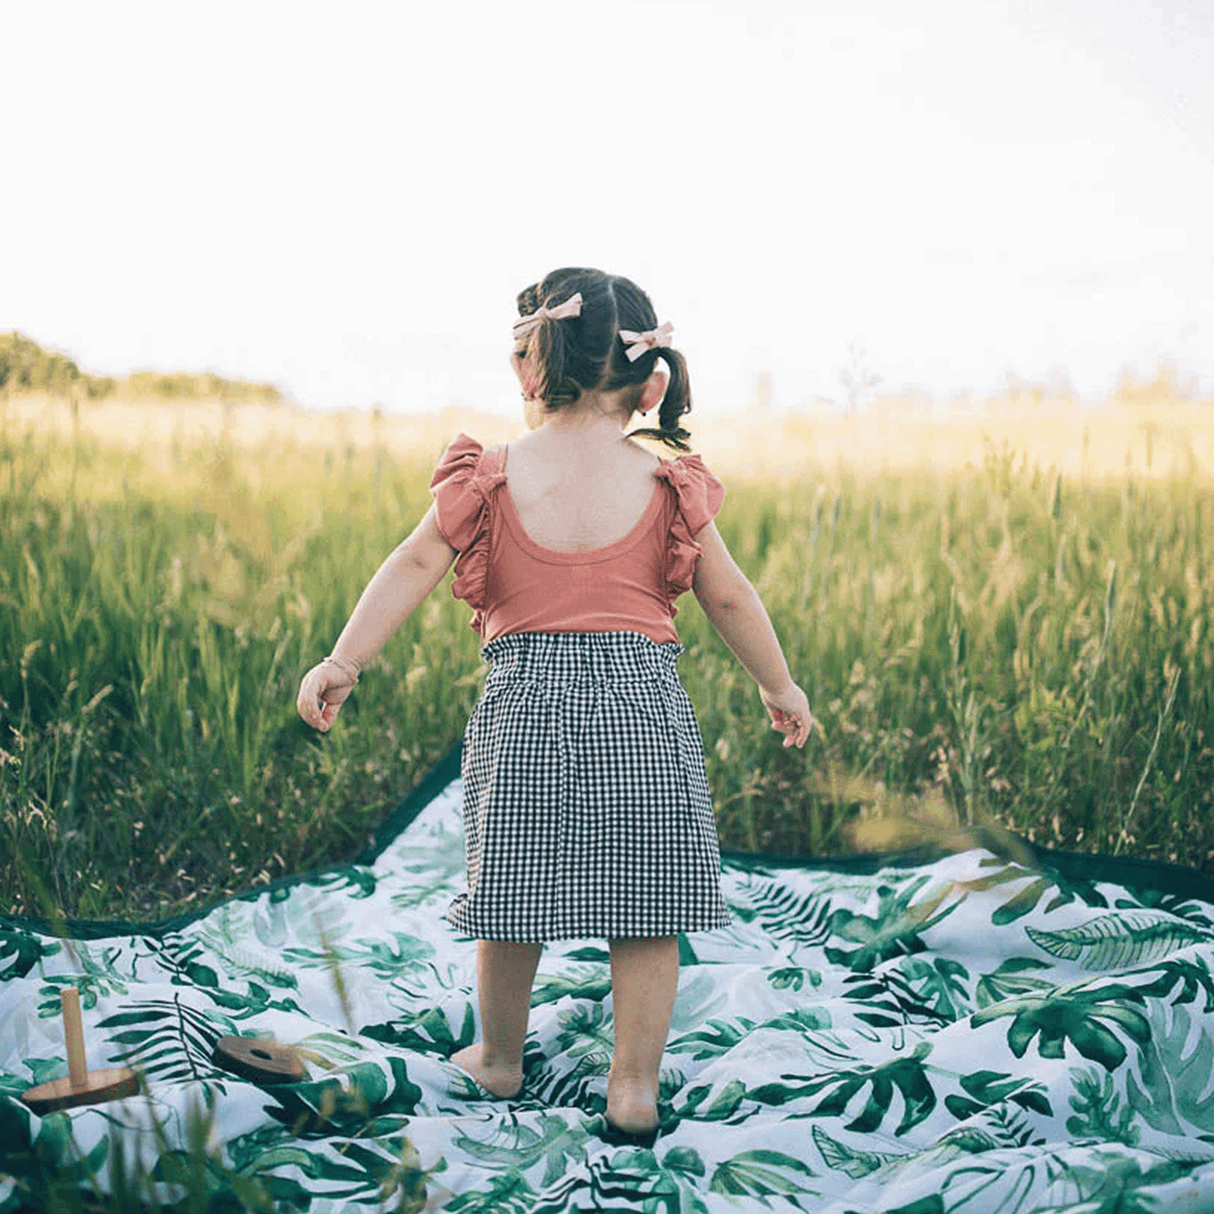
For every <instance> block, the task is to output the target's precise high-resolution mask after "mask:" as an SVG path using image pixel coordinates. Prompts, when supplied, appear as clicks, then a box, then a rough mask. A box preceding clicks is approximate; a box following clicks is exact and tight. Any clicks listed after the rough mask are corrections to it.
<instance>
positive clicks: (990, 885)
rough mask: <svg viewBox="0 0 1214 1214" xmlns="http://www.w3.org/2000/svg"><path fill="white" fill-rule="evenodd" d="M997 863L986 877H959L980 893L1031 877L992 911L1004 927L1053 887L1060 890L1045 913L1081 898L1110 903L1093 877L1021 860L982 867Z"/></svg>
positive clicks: (1089, 902)
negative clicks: (1065, 873)
mask: <svg viewBox="0 0 1214 1214" xmlns="http://www.w3.org/2000/svg"><path fill="white" fill-rule="evenodd" d="M989 865H995V866H997V867H996V871H995V872H993V873H991V874H989V875H988V876H985V877H975V878H974V879H973V880H971V881H959V882H958V885H959V886H960V887H961V888H962V889H966V890H971V891H973V892H974V893H980V892H983V891H985V890H988V889H994V888H995V887H996V886H999V885H1005V884H1007V883H1008V882H1010V881H1020V880H1023V879H1024V878H1026V877H1027V878H1030V880H1029V883H1028V884H1027V885H1026V886H1025V887H1024V888H1023V889H1021V890H1018V891H1017V892H1016V893H1015V894H1013V895H1012V897H1011V898H1009V899H1008V901H1006V902H1005V903H1004V904H1003V905H1002V906H1000V907H999V908H998V909H997V910H996V911H994V912H993V913H992V915H991V924H992V925H993V926H995V927H1004V926H1006V925H1007V924H1009V923H1014V922H1015V921H1016V920H1017V919H1021V918H1023V917H1024V916H1025V915H1027V914H1028V913H1029V912H1030V911H1032V910H1034V909H1035V908H1036V906H1037V903H1038V902H1040V901H1041V899H1042V898H1043V897H1045V895H1046V893H1047V892H1048V891H1049V890H1051V889H1057V891H1058V892H1057V894H1055V895H1054V897H1053V898H1051V899H1050V901H1049V903H1048V905H1047V906H1046V908H1045V909H1046V913H1047V914H1048V913H1049V912H1050V911H1055V910H1057V909H1058V908H1059V907H1060V906H1068V905H1069V904H1070V903H1072V902H1074V901H1075V900H1076V899H1078V900H1079V901H1080V902H1082V903H1083V904H1084V905H1085V906H1098V907H1107V906H1108V904H1109V903H1108V899H1107V898H1106V897H1105V896H1104V895H1103V894H1102V893H1101V892H1100V891H1099V890H1098V889H1097V888H1096V885H1095V883H1094V882H1092V881H1085V880H1082V879H1078V880H1076V879H1073V878H1067V877H1064V876H1062V875H1061V874H1060V873H1057V872H1054V871H1053V870H1052V869H1049V868H1042V869H1032V868H1023V867H1021V866H1020V865H1019V864H1006V863H1004V861H1002V860H996V859H991V860H984V861H982V867H983V868H986V867H987V866H989Z"/></svg>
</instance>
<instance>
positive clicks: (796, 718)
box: [759, 682, 814, 747]
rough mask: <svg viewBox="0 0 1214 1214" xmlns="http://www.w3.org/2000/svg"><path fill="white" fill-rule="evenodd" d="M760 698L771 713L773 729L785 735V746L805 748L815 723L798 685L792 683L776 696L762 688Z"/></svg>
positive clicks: (807, 701) (807, 702) (803, 693)
mask: <svg viewBox="0 0 1214 1214" xmlns="http://www.w3.org/2000/svg"><path fill="white" fill-rule="evenodd" d="M759 698H760V699H761V700H762V701H763V706H764V707H765V708H766V709H767V711H768V712H769V713H771V727H772V729H777V730H779V731H780V733H782V734H783V735H784V745H785V746H786V747H788V746H797V747H801V746H804V745H805V742H806V739H807V738H808V737H809V731H810V729H812V728H813V723H814V718H813V713H811V712H810V711H809V700H808V699H807V698H806V695H805V692H803V691H802V690H801V689H800V688H799V687H798V686H797V685H796V683H792V682H790V683H789V684H788V686H787V687H785V688H784V690H783V691H781V692H779V693H775V694H773V693H772V692H769V691H767V690H766V689H765V688H762V687H760V688H759Z"/></svg>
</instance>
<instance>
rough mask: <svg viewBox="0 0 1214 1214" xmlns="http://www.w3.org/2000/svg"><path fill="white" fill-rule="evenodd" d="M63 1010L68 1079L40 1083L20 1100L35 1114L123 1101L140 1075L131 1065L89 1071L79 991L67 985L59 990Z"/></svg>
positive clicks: (131, 1091)
mask: <svg viewBox="0 0 1214 1214" xmlns="http://www.w3.org/2000/svg"><path fill="white" fill-rule="evenodd" d="M59 1006H60V1007H61V1008H62V1009H63V1038H64V1043H65V1044H66V1046H67V1078H66V1079H53V1080H51V1082H50V1083H40V1084H39V1085H38V1086H37V1087H34V1088H28V1089H27V1090H26V1091H24V1092H22V1093H21V1099H22V1100H23V1101H24V1102H25V1104H27V1105H28V1106H29V1107H30V1108H31V1109H32V1110H33V1111H34V1112H35V1113H37V1114H38V1115H39V1116H42V1114H44V1113H51V1112H54V1110H55V1109H70V1108H72V1107H74V1106H75V1105H80V1104H101V1103H102V1102H103V1101H106V1100H120V1099H122V1097H124V1096H134V1095H135V1094H136V1093H137V1092H138V1091H139V1077H138V1075H136V1074H135V1072H134V1071H132V1070H131V1069H130V1067H125V1066H116V1067H107V1068H105V1069H104V1070H101V1071H90V1070H89V1068H88V1063H87V1061H86V1060H85V1055H84V1026H83V1025H82V1024H81V1020H80V992H79V991H78V990H77V989H76V988H75V987H74V986H65V987H64V988H63V989H62V990H61V991H60V992H59Z"/></svg>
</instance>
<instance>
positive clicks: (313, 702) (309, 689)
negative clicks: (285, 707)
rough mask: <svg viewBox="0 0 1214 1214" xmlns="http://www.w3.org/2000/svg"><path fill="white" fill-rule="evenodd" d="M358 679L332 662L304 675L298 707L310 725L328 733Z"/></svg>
mask: <svg viewBox="0 0 1214 1214" xmlns="http://www.w3.org/2000/svg"><path fill="white" fill-rule="evenodd" d="M357 682H358V680H357V679H355V678H351V677H350V675H348V674H346V672H345V671H343V670H341V669H340V668H339V667H337V666H334V665H333V664H332V663H331V662H321V663H319V664H318V665H316V666H313V667H312V669H311V670H309V671H308V673H307V674H306V675H304V677H303V681H302V682H301V683H300V684H299V696H298V697H297V698H296V701H295V707H296V708H297V709H298V710H299V715H300V716H301V717H303V719H304V720H305V721H307V723H308V724H309V725H312V726H314V727H315V728H317V729H319V730H320V731H321V732H322V733H328V731H329V727H330V726H331V725H332V724H333V722H334V720H335V719H336V717H337V710H338V709H339V708H340V707H341V706H342V705H343V704H344V703H345V702H346V700H347V699H348V698H349V695H350V692H352V691H353V690H354V684H355V683H357Z"/></svg>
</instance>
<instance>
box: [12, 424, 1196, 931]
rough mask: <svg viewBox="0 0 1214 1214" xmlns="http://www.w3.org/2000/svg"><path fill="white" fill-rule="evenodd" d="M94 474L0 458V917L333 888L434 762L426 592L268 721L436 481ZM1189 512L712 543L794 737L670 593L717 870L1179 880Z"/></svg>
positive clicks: (444, 717)
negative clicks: (329, 677)
mask: <svg viewBox="0 0 1214 1214" xmlns="http://www.w3.org/2000/svg"><path fill="white" fill-rule="evenodd" d="M307 437H308V436H307V435H306V434H299V433H293V432H287V433H283V434H280V435H278V436H275V437H273V438H270V439H268V440H266V441H264V442H263V443H262V444H261V445H260V446H258V447H256V448H254V449H247V448H245V447H241V446H238V445H237V444H235V443H233V442H232V441H231V437H230V435H228V434H227V433H224V434H221V435H219V437H218V438H216V439H213V440H199V439H193V440H189V441H182V440H180V439H179V440H175V441H174V442H172V443H171V444H169V445H167V446H166V447H165V448H164V449H163V450H158V451H154V452H153V451H150V450H149V451H136V452H131V451H128V450H124V449H123V448H121V447H120V446H118V445H112V444H108V443H106V442H104V441H102V440H101V439H98V438H90V437H89V436H87V435H85V434H82V433H80V432H79V431H78V432H77V433H76V434H75V435H72V436H67V437H56V436H55V435H54V433H51V432H46V431H42V432H39V431H36V430H35V431H30V430H23V429H21V428H19V427H16V426H12V427H4V428H3V429H0V646H2V650H0V652H3V654H4V655H5V661H4V662H3V664H2V666H0V910H10V911H15V912H24V913H46V912H48V911H50V912H54V913H59V914H65V915H68V916H74V917H122V918H134V917H140V916H150V915H161V914H166V913H169V912H173V911H177V910H182V909H188V908H191V907H194V906H197V905H200V904H204V903H206V902H209V901H211V900H214V899H216V898H218V897H221V896H223V895H225V894H227V893H229V892H235V891H237V890H240V889H243V888H245V887H247V886H249V885H251V884H255V883H258V882H263V881H266V880H269V879H272V878H274V877H277V876H281V875H284V874H287V873H290V872H294V871H298V870H300V869H303V868H307V867H310V866H314V865H317V864H321V863H324V862H328V861H332V860H336V859H339V858H343V857H345V856H348V855H350V854H353V853H354V852H356V851H357V850H359V849H360V848H361V846H362V845H363V843H364V842H365V841H366V839H367V837H368V836H369V834H370V832H371V831H372V830H373V829H374V826H375V825H376V823H377V822H378V821H379V820H380V819H381V818H382V817H383V816H384V815H385V814H386V812H387V811H388V810H389V809H390V808H391V807H392V806H393V805H394V804H395V803H396V802H397V801H398V800H399V799H400V798H401V797H402V796H403V795H404V794H405V793H406V792H407V791H408V790H409V789H410V788H411V787H412V786H413V785H414V784H415V783H416V782H417V780H418V779H420V777H421V776H422V775H424V773H425V772H426V771H427V770H428V769H429V768H430V766H431V765H432V764H433V763H434V762H435V761H436V760H437V759H438V758H440V757H441V756H442V755H443V754H444V753H445V752H446V751H447V750H448V748H449V747H450V746H451V745H452V744H453V743H454V742H455V741H456V740H457V739H458V738H459V737H460V735H461V733H462V729H463V725H464V722H465V720H466V719H467V715H468V713H469V712H470V711H471V708H472V705H473V704H474V702H475V699H476V695H477V693H478V689H479V675H480V673H481V672H480V659H479V652H478V645H479V638H477V636H476V635H475V634H474V633H473V632H472V631H471V629H470V628H469V627H468V618H469V613H468V611H467V609H466V608H465V607H464V606H463V605H462V604H460V603H457V602H455V601H454V600H452V599H451V597H450V594H449V591H448V590H447V588H446V587H443V588H440V590H439V591H437V592H436V593H435V594H434V595H433V596H432V597H431V598H430V599H429V600H428V601H427V602H426V603H425V604H423V606H422V608H421V609H420V610H419V611H418V612H417V613H416V615H415V616H414V617H413V618H412V619H411V620H410V621H409V622H408V623H407V624H406V625H405V627H404V628H403V629H402V630H401V632H400V633H399V634H398V635H397V637H395V638H394V639H393V640H392V642H391V643H390V644H389V645H388V647H387V648H386V649H385V650H384V653H383V654H382V655H381V657H380V658H379V659H378V660H377V662H376V663H375V665H374V667H373V669H372V670H370V671H369V672H368V673H367V674H366V675H365V677H364V678H363V680H362V682H361V683H360V685H359V687H358V690H357V692H356V693H355V695H354V696H353V697H352V698H351V700H350V702H349V703H348V705H347V707H346V708H345V709H344V710H343V712H342V715H341V717H340V718H339V723H338V725H337V726H336V728H335V729H334V730H333V731H332V732H331V733H330V734H329V735H328V736H326V737H321V736H319V735H317V734H315V733H313V732H312V731H311V730H310V729H308V728H307V727H306V726H304V725H303V724H302V723H301V722H300V721H299V720H298V719H297V717H296V714H295V709H294V700H295V693H296V688H297V686H298V680H299V677H300V675H301V674H302V673H303V671H304V670H306V669H307V668H308V667H309V666H310V665H311V664H312V663H313V662H314V661H316V660H317V659H318V658H319V657H321V656H323V655H324V654H325V653H326V652H328V649H329V647H330V646H331V644H332V642H333V640H334V638H335V637H336V635H337V633H338V632H339V630H340V628H341V626H342V624H343V623H344V622H345V619H346V617H347V615H348V613H349V611H350V609H351V608H352V606H353V604H354V602H355V601H356V599H357V597H358V594H359V592H360V591H361V589H362V587H363V585H364V584H365V582H366V580H367V578H368V577H369V576H370V574H371V573H372V572H373V571H374V569H375V568H376V567H377V565H378V564H379V562H380V561H381V560H382V558H383V557H384V556H385V555H386V554H387V552H388V551H390V549H391V548H392V547H393V546H394V544H396V543H397V542H398V541H399V539H400V538H401V537H402V536H403V535H404V534H406V533H407V532H408V531H409V530H410V529H411V527H412V526H413V525H414V524H415V523H416V522H417V520H418V519H419V518H420V517H421V515H422V513H423V512H424V510H425V509H426V508H427V506H428V504H429V501H430V498H429V494H428V492H427V488H426V486H427V482H428V478H429V473H430V470H431V468H432V466H433V463H434V461H435V459H436V458H437V456H438V454H439V451H438V450H437V449H435V450H419V451H417V452H416V454H415V455H414V456H411V457H408V458H404V459H402V458H401V457H399V456H396V457H393V456H391V455H390V454H389V452H388V450H387V449H386V448H385V447H383V446H382V445H381V446H377V445H374V444H373V445H370V446H359V447H356V446H354V445H352V444H351V445H342V444H340V443H338V444H335V445H329V446H327V447H324V448H320V447H315V446H307V445H305V444H304V440H305V439H306V438H307ZM1212 517H1214V490H1212V489H1211V487H1210V486H1209V484H1208V483H1205V482H1199V481H1197V480H1193V479H1184V478H1175V479H1172V480H1167V481H1164V480H1155V481H1143V482H1136V481H1134V480H1132V479H1130V478H1129V477H1126V478H1123V479H1122V480H1121V481H1119V482H1116V483H1100V484H1097V483H1082V482H1074V483H1071V482H1064V481H1062V480H1061V479H1060V478H1059V477H1058V476H1057V475H1055V474H1053V473H1052V472H1049V471H1043V470H1041V469H1040V468H1033V467H1029V466H1027V464H1026V463H1025V462H1024V461H1023V460H1018V459H1017V458H1016V456H1015V454H1014V453H1010V452H1008V451H1006V450H1005V451H994V450H992V451H990V452H989V453H988V458H987V460H986V463H985V466H984V467H981V468H969V469H966V470H963V471H959V472H957V473H955V474H949V475H943V474H934V473H928V472H923V473H920V474H916V475H912V474H909V473H889V474H886V475H883V476H875V477H874V476H863V475H861V474H860V472H859V471H858V470H848V469H846V468H843V469H840V468H833V469H823V468H816V467H814V466H813V464H812V462H809V460H808V459H807V462H806V465H805V469H804V472H803V474H802V475H801V476H800V477H799V478H797V479H794V480H791V481H783V482H780V483H774V482H773V483H762V482H756V481H741V482H738V483H736V484H733V485H732V486H731V488H730V493H729V496H728V498H727V500H726V506H725V509H724V511H723V512H722V514H721V516H720V518H719V519H718V525H719V527H720V529H721V531H722V534H723V535H724V536H725V539H726V542H727V543H728V544H729V546H730V548H731V551H732V552H733V553H734V555H735V557H736V558H737V559H738V561H739V563H740V564H741V566H742V568H743V569H744V570H745V571H746V573H747V574H748V576H749V577H750V578H751V579H752V580H753V581H754V583H755V584H756V586H757V587H758V588H759V590H760V593H761V595H762V597H763V599H764V602H765V603H766V604H767V607H768V610H769V612H770V614H771V616H772V619H773V622H774V623H775V626H776V629H777V632H778V633H779V635H780V637H781V639H782V641H783V643H784V648H785V652H786V654H787V656H788V659H789V664H790V666H791V668H792V670H793V672H794V674H795V676H796V677H797V679H798V680H799V681H801V682H802V684H803V685H804V686H805V687H806V690H807V691H808V693H809V696H810V702H811V705H812V706H813V708H814V710H815V712H816V714H817V717H818V721H819V728H818V730H817V732H816V733H815V736H814V737H813V738H812V739H811V741H810V743H809V745H808V746H807V747H806V748H805V750H804V751H802V752H798V751H792V752H789V751H785V750H783V749H782V747H781V746H780V739H779V737H778V736H777V735H776V734H774V733H773V732H772V731H771V730H770V729H769V728H768V723H767V719H766V717H765V714H764V713H763V711H762V708H761V705H760V703H759V700H758V696H757V693H756V691H755V689H754V687H753V685H752V684H751V683H750V681H749V679H748V678H747V677H746V676H745V674H744V672H743V671H742V670H741V668H740V667H739V666H738V665H737V663H736V661H735V660H734V659H733V657H732V656H731V655H730V654H729V652H728V651H727V650H726V648H725V647H724V645H723V644H722V643H721V641H720V640H719V638H717V637H716V635H715V633H713V632H712V630H711V628H710V627H709V626H708V624H707V622H706V620H705V618H704V616H703V613H702V612H701V611H700V610H699V608H698V606H697V604H696V603H695V601H694V599H693V597H692V596H690V595H689V596H686V597H685V598H684V599H683V600H681V603H680V608H681V609H680V614H679V619H678V626H679V630H680V634H681V636H682V639H683V641H684V644H685V645H686V646H687V653H686V655H685V657H684V658H683V659H682V663H681V669H682V673H683V677H684V682H685V684H686V685H687V688H688V691H689V693H690V695H691V697H692V700H693V702H694V703H695V706H696V709H697V712H698V715H699V719H700V723H701V728H702V731H703V734H704V738H705V749H706V754H707V761H708V767H709V776H710V780H711V782H712V785H713V788H714V794H715V797H716V807H717V813H718V820H719V824H720V830H721V835H722V841H723V844H724V845H725V846H726V847H732V848H739V849H743V850H763V851H771V852H779V853H787V854H838V853H842V852H846V851H849V850H854V849H856V848H865V847H880V846H893V845H896V844H899V843H903V842H908V841H912V840H915V839H918V838H922V837H924V836H927V835H932V834H933V833H936V834H938V833H940V832H941V831H943V830H946V829H947V828H949V827H951V826H955V825H962V826H967V825H971V824H977V823H982V822H996V823H1002V824H1004V825H1006V826H1009V827H1011V828H1013V829H1015V830H1017V831H1020V832H1022V833H1024V834H1026V835H1028V836H1029V837H1030V838H1032V839H1034V840H1035V841H1037V842H1039V843H1044V844H1046V845H1050V846H1055V847H1062V848H1068V849H1073V850H1098V851H1104V852H1117V853H1121V854H1133V855H1142V856H1149V857H1154V858H1161V859H1171V860H1175V861H1178V862H1180V863H1185V864H1190V865H1193V866H1195V867H1198V868H1201V869H1204V870H1206V871H1210V870H1211V869H1212V868H1214V823H1212V822H1211V817H1212V815H1211V813H1210V808H1211V791H1210V790H1211V788H1214V783H1212V780H1211V777H1212V776H1214V752H1212V751H1211V743H1210V739H1211V735H1212V733H1214V719H1212V704H1211V694H1212V693H1211V662H1212V657H1211V652H1212V651H1211V643H1210V637H1211V604H1212V602H1214V573H1212V572H1211V569H1210V564H1209V560H1208V557H1207V552H1206V546H1207V545H1206V541H1205V540H1204V538H1203V530H1204V528H1205V527H1208V525H1209V521H1210V519H1211V518H1212Z"/></svg>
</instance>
